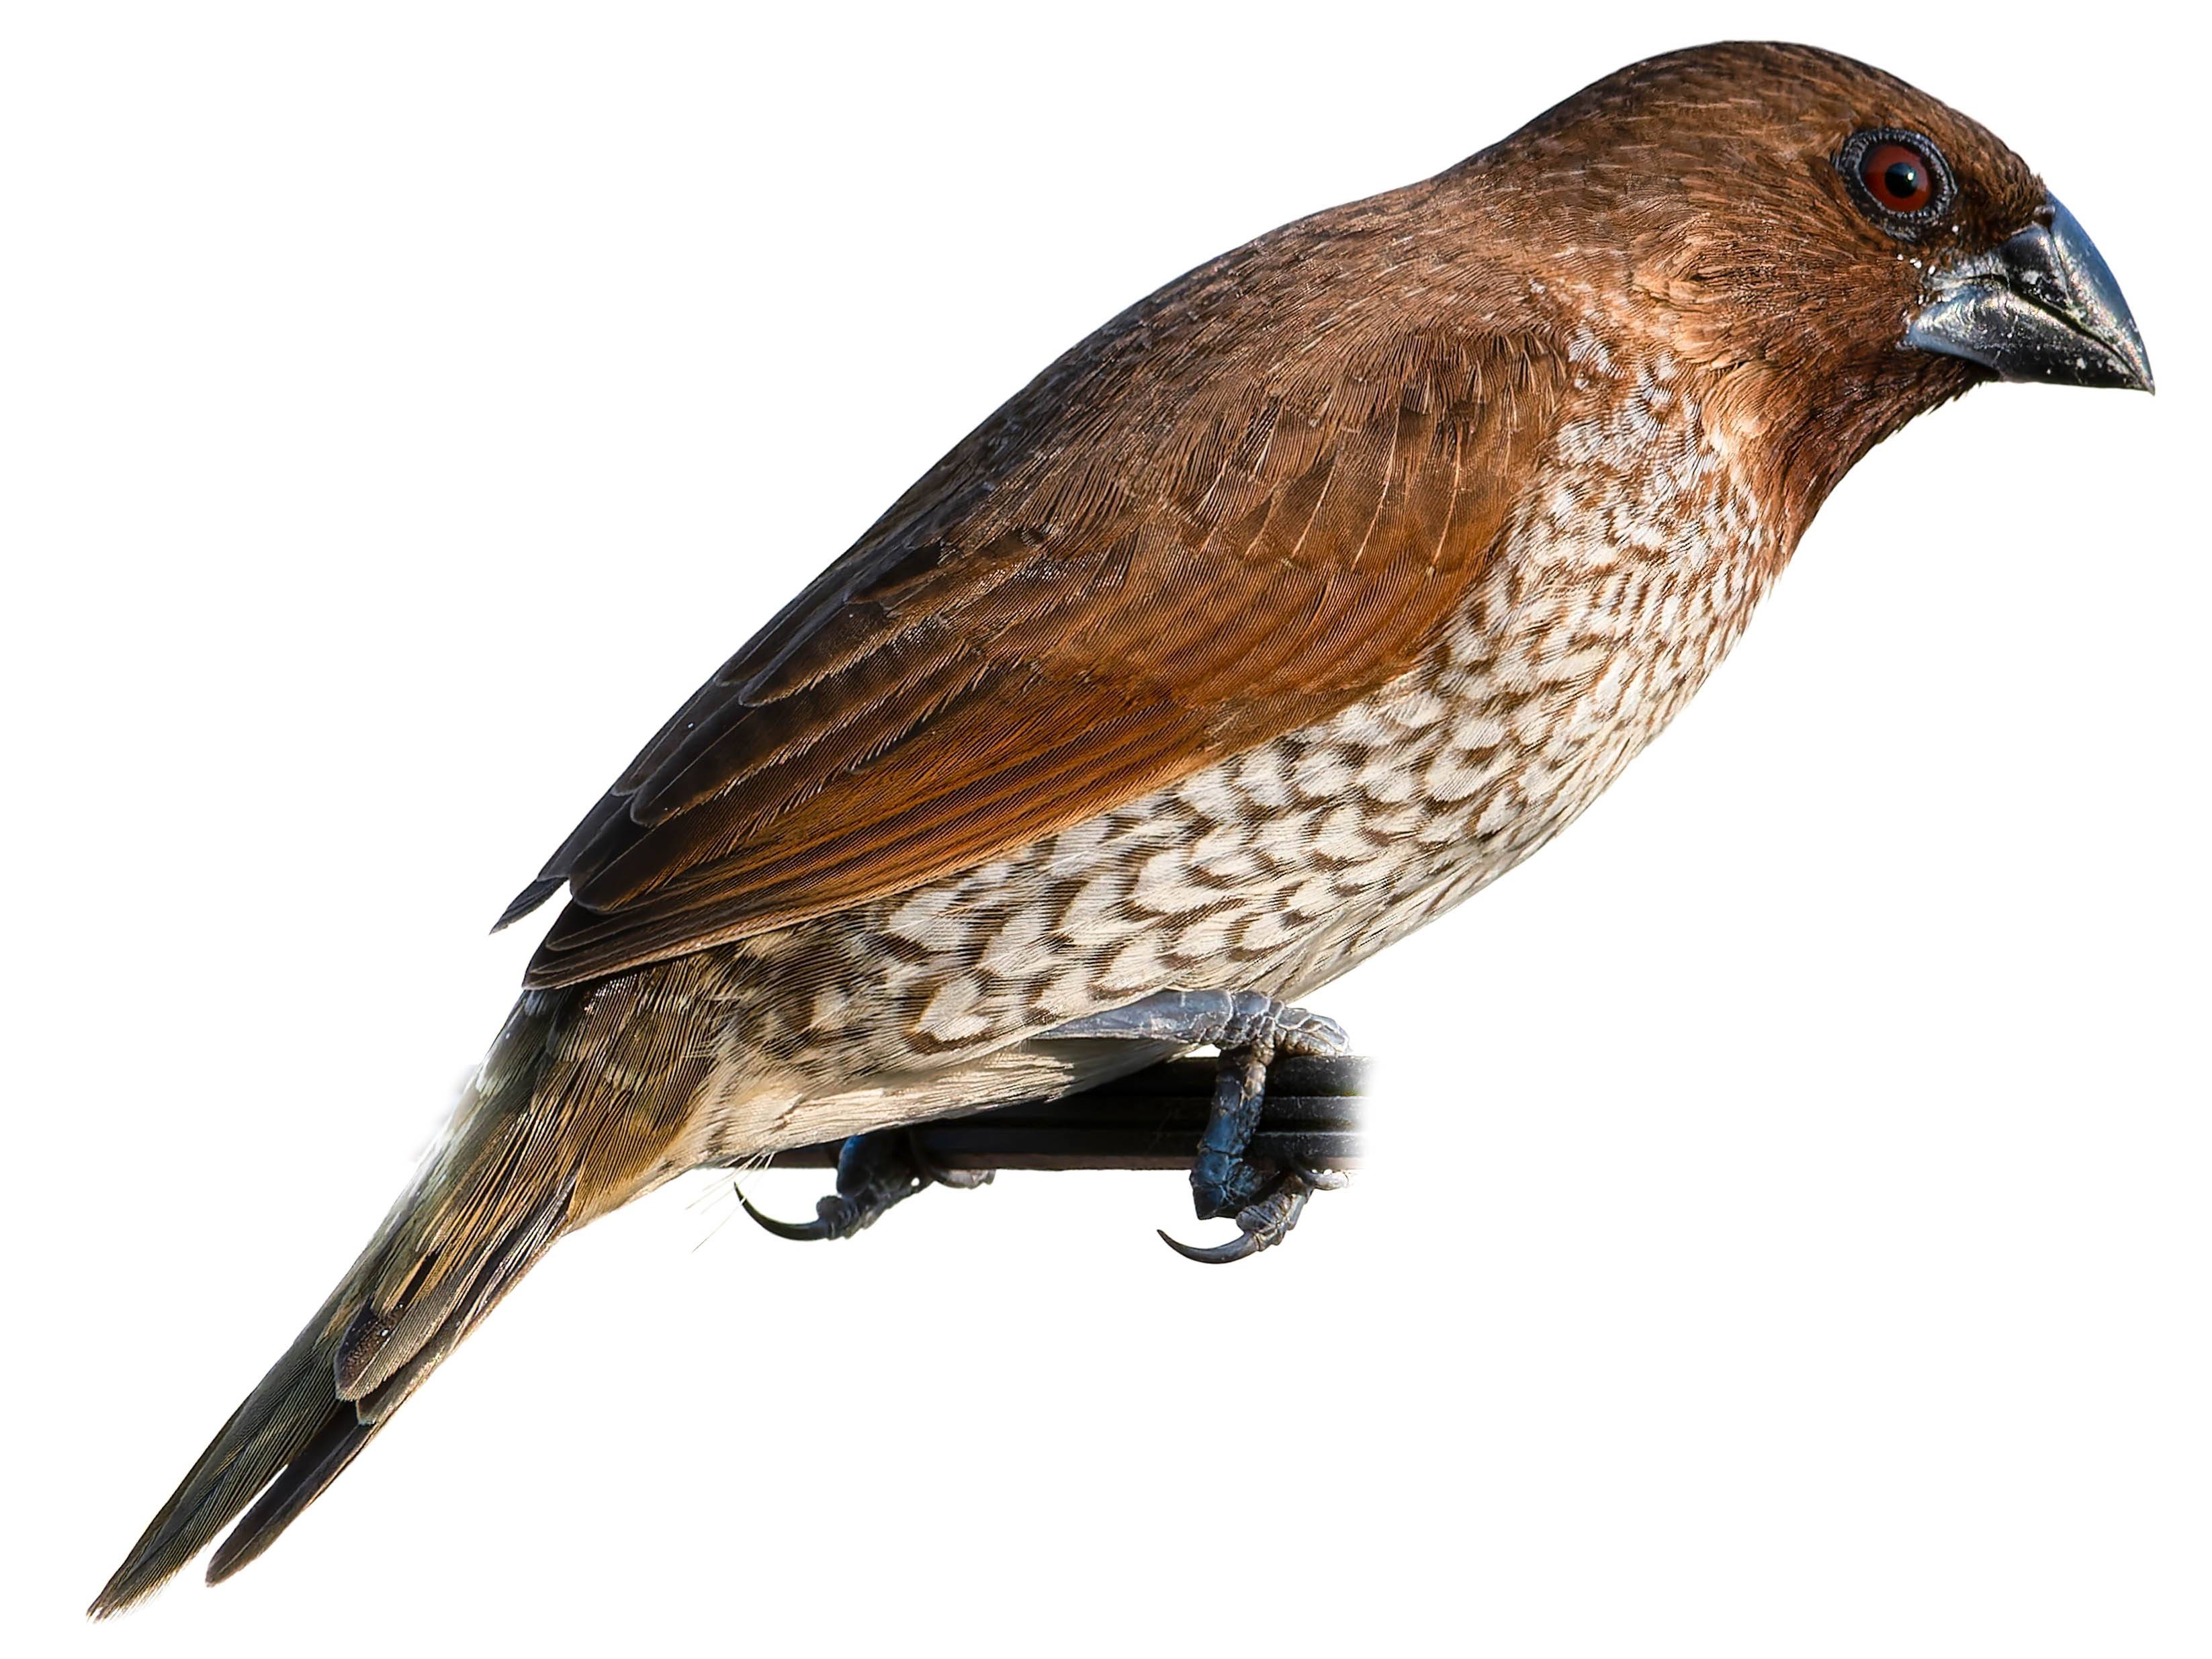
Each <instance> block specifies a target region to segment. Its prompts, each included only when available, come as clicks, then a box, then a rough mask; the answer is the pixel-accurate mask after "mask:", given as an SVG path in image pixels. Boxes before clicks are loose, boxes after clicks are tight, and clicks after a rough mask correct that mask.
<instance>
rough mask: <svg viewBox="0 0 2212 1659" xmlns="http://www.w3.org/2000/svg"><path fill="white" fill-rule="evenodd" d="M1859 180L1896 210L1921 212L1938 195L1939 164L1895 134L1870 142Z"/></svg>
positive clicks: (1883, 203) (1875, 197)
mask: <svg viewBox="0 0 2212 1659" xmlns="http://www.w3.org/2000/svg"><path fill="white" fill-rule="evenodd" d="M1859 182H1860V183H1861V184H1863V185H1865V186H1866V188H1867V194H1868V195H1869V196H1871V197H1874V199H1875V202H1876V203H1878V204H1880V205H1881V206H1883V207H1886V208H1887V209H1888V210H1890V211H1891V212H1892V213H1917V212H1919V211H1920V210H1921V209H1923V208H1924V207H1926V206H1927V205H1928V204H1929V203H1930V202H1932V201H1934V200H1935V199H1936V167H1935V164H1934V163H1933V162H1931V161H1929V159H1928V158H1927V157H1926V156H1925V155H1922V154H1921V153H1920V152H1919V151H1918V150H1917V149H1914V148H1913V147H1912V146H1911V144H1904V143H1899V142H1898V141H1897V140H1896V139H1894V138H1889V139H1885V140H1883V141H1882V142H1881V143H1878V144H1869V146H1867V153H1866V155H1864V156H1863V157H1862V158H1861V160H1860V161H1859Z"/></svg>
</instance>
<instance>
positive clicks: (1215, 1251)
mask: <svg viewBox="0 0 2212 1659" xmlns="http://www.w3.org/2000/svg"><path fill="white" fill-rule="evenodd" d="M1152 1231H1155V1232H1157V1233H1158V1234H1159V1236H1160V1243H1163V1244H1164V1245H1166V1246H1167V1247H1168V1249H1171V1250H1173V1251H1174V1252H1175V1253H1176V1255H1179V1256H1181V1257H1182V1259H1183V1260H1184V1261H1203V1262H1205V1263H1206V1264H1207V1265H1209V1266H1218V1264H1219V1263H1221V1262H1224V1261H1243V1259H1244V1258H1245V1257H1246V1256H1248V1255H1257V1254H1258V1253H1259V1252H1260V1251H1261V1250H1263V1249H1267V1246H1266V1245H1264V1244H1255V1243H1253V1242H1252V1241H1253V1240H1254V1239H1255V1238H1256V1237H1259V1235H1258V1234H1256V1233H1243V1234H1240V1235H1238V1236H1237V1237H1235V1238H1232V1239H1231V1240H1230V1241H1229V1242H1228V1243H1226V1244H1212V1245H1207V1246H1206V1247H1204V1248H1202V1249H1201V1248H1200V1246H1198V1245H1196V1244H1186V1243H1183V1242H1182V1240H1181V1239H1179V1238H1170V1237H1168V1230H1167V1229H1166V1228H1164V1227H1155V1228H1154V1229H1153V1230H1152Z"/></svg>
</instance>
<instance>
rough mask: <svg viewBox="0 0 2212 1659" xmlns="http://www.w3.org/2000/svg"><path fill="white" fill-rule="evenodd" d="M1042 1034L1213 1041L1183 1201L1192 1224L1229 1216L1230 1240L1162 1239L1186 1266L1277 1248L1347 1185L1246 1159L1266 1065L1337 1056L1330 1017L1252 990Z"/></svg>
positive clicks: (1145, 1005) (1177, 996)
mask: <svg viewBox="0 0 2212 1659" xmlns="http://www.w3.org/2000/svg"><path fill="white" fill-rule="evenodd" d="M1045 1035H1046V1036H1048V1037H1053V1038H1058V1037H1108V1038H1113V1037H1120V1038H1124V1039H1133V1040H1149V1041H1163V1040H1164V1041H1168V1042H1178V1043H1183V1044H1187V1045H1188V1046H1190V1047H1192V1048H1196V1047H1198V1046H1200V1045H1201V1044H1205V1043H1211V1044H1212V1045H1214V1046H1215V1047H1217V1048H1219V1049H1220V1050H1221V1061H1220V1064H1219V1066H1218V1068H1217V1069H1216V1070H1215V1072H1214V1079H1213V1109H1212V1113H1211V1114H1210V1115H1208V1116H1207V1118H1206V1130H1205V1133H1203V1134H1201V1135H1200V1137H1199V1142H1198V1156H1197V1158H1195V1159H1194V1161H1193V1163H1192V1164H1191V1168H1190V1186H1191V1202H1192V1207H1193V1208H1194V1209H1195V1210H1196V1211H1197V1212H1198V1215H1199V1218H1200V1220H1210V1219H1212V1218H1214V1217H1216V1216H1225V1215H1233V1216H1235V1217H1236V1218H1237V1233H1238V1236H1237V1237H1236V1238H1234V1239H1231V1241H1230V1242H1229V1243H1225V1244H1220V1245H1216V1246H1214V1247H1212V1249H1197V1248H1194V1247H1193V1246H1191V1245H1188V1244H1183V1243H1178V1242H1177V1241H1176V1240H1175V1239H1172V1238H1170V1237H1168V1236H1167V1234H1165V1233H1164V1232H1163V1233H1162V1234H1161V1235H1160V1237H1161V1238H1162V1239H1163V1240H1164V1241H1165V1243H1167V1245H1168V1246H1169V1248H1170V1249H1173V1250H1175V1251H1176V1252H1177V1253H1178V1254H1179V1255H1184V1256H1187V1257H1188V1258H1189V1259H1190V1260H1191V1261H1206V1262H1220V1261H1243V1259H1244V1258H1245V1257H1246V1256H1248V1255H1258V1254H1259V1253H1260V1252H1261V1250H1264V1249H1270V1248H1271V1247H1273V1246H1274V1245H1276V1244H1279V1243H1282V1242H1283V1240H1284V1239H1285V1238H1287V1237H1289V1236H1290V1232H1291V1228H1293V1227H1295V1226H1297V1222H1298V1217H1299V1215H1300V1213H1301V1212H1304V1209H1305V1206H1306V1200H1307V1199H1308V1198H1309V1197H1310V1196H1311V1195H1312V1194H1314V1193H1316V1192H1325V1191H1330V1190H1334V1188H1339V1187H1341V1186H1343V1185H1344V1184H1345V1182H1346V1176H1344V1175H1343V1174H1342V1173H1340V1172H1338V1171H1332V1170H1310V1169H1303V1168H1291V1169H1285V1170H1273V1171H1269V1170H1266V1169H1263V1168H1262V1167H1261V1165H1259V1164H1255V1163H1253V1162H1252V1160H1251V1159H1250V1158H1248V1157H1247V1156H1246V1153H1247V1152H1249V1149H1250V1147H1251V1145H1252V1136H1253V1134H1254V1133H1255V1131H1256V1130H1257V1129H1258V1127H1259V1126H1260V1112H1261V1107H1262V1106H1264V1105H1265V1104H1266V1103H1267V1067H1268V1066H1269V1064H1270V1063H1271V1062H1272V1061H1273V1060H1274V1058H1275V1056H1276V1055H1277V1054H1342V1053H1344V1052H1345V1050H1346V1048H1347V1047H1348V1046H1349V1040H1348V1039H1347V1038H1346V1036H1345V1033H1344V1028H1343V1027H1342V1026H1340V1025H1339V1024H1337V1023H1336V1022H1335V1021H1334V1020H1333V1019H1328V1018H1323V1017H1322V1015H1319V1014H1315V1013H1310V1012H1307V1011H1306V1010H1305V1009H1304V1008H1296V1007H1292V1006H1291V1005H1290V1004H1288V1003H1286V1002H1279V1001H1277V1000H1275V999H1274V998H1273V997H1271V996H1268V995H1267V994H1264V993H1262V992H1259V991H1163V992H1160V993H1159V994H1157V995H1155V996H1149V997H1146V999H1145V1000H1143V1001H1141V1002H1133V1003H1131V1004H1130V1005H1129V1006H1127V1007H1126V1008H1115V1009H1111V1010H1109V1012H1105V1013H1103V1014H1092V1015H1091V1016H1089V1017H1087V1018H1083V1019H1079V1020H1073V1021H1071V1022H1070V1023H1068V1024H1066V1025H1059V1026H1055V1027H1054V1028H1053V1029H1052V1030H1050V1031H1048V1032H1047V1033H1046V1034H1045Z"/></svg>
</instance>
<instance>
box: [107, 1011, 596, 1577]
mask: <svg viewBox="0 0 2212 1659" xmlns="http://www.w3.org/2000/svg"><path fill="white" fill-rule="evenodd" d="M531 1009H532V1005H531V1004H530V1003H529V1002H527V1001H526V1003H525V1005H524V1008H523V1009H519V1010H518V1011H517V1017H516V1018H515V1019H514V1020H512V1021H510V1022H509V1024H508V1026H507V1030H505V1031H503V1032H502V1033H501V1038H500V1041H499V1042H496V1043H495V1044H494V1046H493V1049H492V1054H491V1055H490V1057H489V1058H488V1059H487V1060H486V1062H485V1065H484V1067H483V1071H482V1072H481V1073H479V1075H478V1079H477V1084H476V1085H475V1086H474V1087H472V1089H471V1091H470V1093H469V1094H468V1095H467V1096H466V1097H465V1098H464V1100H463V1102H462V1104H461V1108H460V1109H459V1112H457V1113H456V1115H455V1118H454V1122H453V1129H452V1131H451V1132H450V1133H449V1134H448V1135H447V1138H446V1139H445V1140H444V1142H443V1143H442V1144H441V1147H440V1149H439V1151H438V1152H436V1153H435V1155H434V1157H433V1158H432V1159H431V1161H430V1162H429V1163H428V1164H427V1165H426V1167H425V1168H424V1170H423V1171H422V1174H421V1175H420V1176H418V1177H417V1179H416V1182H415V1183H414V1185H413V1186H412V1187H410V1189H409V1191H408V1192H407V1194H405V1196H404V1197H403V1198H402V1199H401V1200H400V1201H399V1203H398V1205H397V1206H394V1207H393V1209H392V1213H391V1215H390V1216H389V1217H387V1218H386V1221H385V1224H384V1225H383V1227H382V1228H380V1230H379V1231H378V1233H377V1236H376V1237H375V1239H374V1241H373V1242H372V1243H370V1245H369V1247H368V1249H366V1250H365V1251H363V1252H362V1255H361V1257H360V1259H359V1260H358V1261H356V1262H355V1263H354V1266H353V1267H352V1269H351V1271H349V1273H347V1275H346V1277H345V1279H343V1281H342V1282H341V1284H340V1285H339V1286H338V1288H337V1290H336V1291H333V1292H332V1293H331V1297H330V1299H329V1300H328V1301H326V1302H325V1304H323V1306H322V1308H321V1310H319V1312H318V1313H317V1314H316V1316H315V1317H314V1319H313V1320H312V1321H311V1322H309V1323H308V1325H307V1328H306V1329H305V1330H303V1331H301V1333H300V1334H299V1336H298V1337H297V1338H296V1339H295V1340H294V1341H293V1344H292V1346H291V1347H290V1348H289V1349H288V1350H287V1351H286V1352H285V1354H284V1357H283V1358H281V1359H279V1360H278V1361H277V1362H276V1364H275V1365H274V1366H273V1367H271V1368H270V1371H269V1374H268V1375H267V1376H264V1377H263V1378H262V1380H261V1383H260V1386H259V1387H258V1388H256V1389H254V1390H253V1392H252V1394H250V1395H247V1396H246V1401H245V1402H244V1403H243V1404H242V1405H240V1407H239V1408H238V1410H237V1411H236V1412H234V1413H232V1415H231V1418H230V1420H229V1421H228V1423H226V1424H224V1425H223V1426H222V1431H221V1432H220V1433H218V1434H217V1435H216V1437H215V1439H214V1440H213V1441H212V1442H211V1443H210V1444H209V1446H208V1448H207V1449H206V1450H205V1451H204V1452H203V1453H202V1454H201V1455H200V1458H199V1461H198V1462H197V1463H195V1464H193V1465H192V1468H191V1472H190V1473H189V1474H186V1475H185V1479H184V1480H183V1482H182V1484H180V1485H179V1486H178V1488H177V1490H176V1492H175V1493H174V1495H173V1496H172V1497H171V1498H170V1499H169V1501H168V1502H167V1504H163V1505H162V1506H161V1511H160V1513H158V1514H157V1515H155V1517H154V1519H153V1521H152V1522H151V1523H150V1524H149V1526H148V1527H147V1528H146V1530H145V1532H144V1533H143V1534H141V1536H140V1537H139V1540H138V1541H137V1544H136V1545H135V1546H133V1547H132V1548H131V1553H130V1554H129V1556H128V1557H126V1558H125V1560H124V1563H123V1565H121V1566H120V1567H118V1569H116V1571H115V1576H114V1577H112V1578H110V1579H109V1580H108V1581H107V1583H106V1588H104V1589H102V1590H101V1591H100V1595H99V1596H98V1597H97V1598H96V1599H95V1600H94V1601H93V1604H92V1606H91V1607H90V1608H89V1609H88V1611H89V1612H90V1613H91V1614H92V1616H93V1617H94V1618H105V1617H106V1616H107V1615H108V1614H110V1613H117V1612H119V1611H121V1610H122V1609H123V1608H125V1607H129V1606H130V1605H131V1603H132V1602H134V1601H139V1600H141V1599H142V1598H143V1597H144V1596H146V1595H149V1594H151V1593H152V1592H153V1591H154V1590H155V1589H157V1588H159V1587H160V1586H161V1584H162V1583H164V1582H165V1581H167V1579H168V1578H169V1577H171V1576H172V1575H173V1574H174V1573H175V1572H176V1571H178V1569H179V1568H180V1567H182V1566H183V1565H185V1562H187V1561H189V1560H191V1559H192V1557H193V1556H195V1555H197V1553H199V1552H200V1550H201V1549H203V1548H204V1547H205V1546H206V1545H207V1544H208V1543H209V1542H210V1541H211V1540H213V1538H214V1537H215V1535H216V1534H217V1533H219V1532H221V1531H222V1528H224V1527H226V1526H228V1524H229V1523H230V1522H231V1520H232V1519H233V1517H234V1516H237V1515H238V1514H239V1513H240V1511H241V1510H246V1506H247V1505H248V1504H252V1506H253V1507H252V1510H251V1512H249V1513H248V1514H247V1515H246V1519H245V1520H244V1521H243V1522H240V1525H239V1527H238V1528H237V1530H236V1531H235V1532H234V1533H233V1534H231V1536H230V1537H229V1538H228V1540H226V1541H224V1543H223V1545H222V1548H221V1549H220V1550H218V1551H217V1552H216V1556H215V1559H214V1561H213V1563H212V1565H210V1570H209V1574H208V1577H209V1579H210V1582H214V1581H216V1580H220V1579H222V1578H226V1577H229V1576H230V1575H231V1574H232V1573H234V1572H235V1571H238V1570H239V1569H240V1567H242V1566H244V1565H246V1563H247V1562H249V1561H251V1560H252V1559H254V1558H255V1557H257V1556H258V1555H259V1554H260V1553H262V1552H263V1551H264V1550H265V1549H267V1548H268V1547H269V1546H270V1544H271V1543H272V1542H274V1541H276V1536H277V1534H280V1533H282V1532H283V1530H284V1528H286V1527H288V1526H289V1525H290V1524H291V1523H292V1522H293V1521H294V1520H295V1519H296V1518H297V1517H298V1516H299V1515H300V1513H301V1510H305V1509H306V1508H307V1505H308V1504H311V1503H313V1501H314V1499H315V1498H316V1497H317V1496H319V1494H320V1493H321V1492H323V1490H324V1489H325V1487H327V1486H329V1485H330V1484H331V1481H333V1480H336V1479H337V1477H338V1475H339V1474H341V1473H342V1472H343V1470H344V1468H346V1466H347V1465H348V1464H349V1463H350V1462H352V1461H353V1460H354V1458H355V1457H356V1456H357V1455H360V1452H361V1450H362V1448H363V1447H364V1446H366V1445H367V1444H368V1443H369V1441H370V1440H372V1439H374V1437H375V1435H376V1432H377V1431H378V1430H379V1429H380V1428H382V1427H383V1425H385V1424H386V1422H388V1421H389V1420H390V1419H391V1417H392V1413H394V1412H396V1411H397V1410H398V1408H399V1407H400V1405H401V1404H402V1403H403V1402H404V1401H405V1400H406V1399H407V1397H408V1396H409V1395H411V1394H413V1393H414V1391H415V1389H416V1388H417V1387H419V1386H420V1385H421V1383H422V1380H423V1379H424V1378H425V1377H426V1376H428V1375H429V1373H430V1372H431V1370H434V1369H435V1367H436V1366H437V1365H438V1364H439V1363H440V1362H441V1360H443V1359H444V1358H446V1356H447V1354H449V1353H451V1352H453V1348H454V1347H455V1346H456V1345H458V1344H459V1342H460V1340H461V1339H462V1338H463V1337H465V1336H466V1335H467V1334H468V1333H469V1332H470V1331H471V1330H472V1329H473V1328H475V1327H476V1326H477V1323H478V1322H480V1321H481V1320H482V1319H483V1316H485V1315H486V1314H488V1313H489V1312H490V1311H491V1310H492V1308H493V1307H494V1306H495V1304H497V1303H498V1302H499V1300H500V1298H501V1297H503V1296H505V1295H506V1293H507V1291H508V1290H510V1289H511V1288H512V1287H513V1285H514V1284H515V1283H516V1281H517V1280H519V1279H520V1278H521V1277H522V1275H523V1274H524V1273H526V1272H527V1271H528V1270H529V1269H530V1267H532V1264H534V1263H535V1262H536V1261H538V1258H539V1257H540V1256H542V1255H544V1253H545V1252H546V1250H547V1249H550V1248H551V1246H552V1244H553V1242H554V1241H555V1240H556V1238H558V1237H560V1236H561V1233H562V1231H563V1229H564V1227H565V1225H567V1223H568V1218H569V1211H570V1206H571V1203H572V1200H573V1199H574V1194H575V1190H576V1182H577V1178H578V1164H577V1158H576V1157H575V1155H574V1142H573V1139H571V1138H569V1137H567V1136H565V1135H564V1134H563V1133H562V1131H563V1130H564V1128H565V1127H568V1124H567V1120H566V1119H565V1117H563V1118H562V1119H561V1120H559V1121H554V1122H552V1123H550V1125H549V1124H548V1123H547V1122H546V1121H544V1116H545V1115H544V1113H541V1112H539V1111H538V1110H536V1109H533V1102H532V1093H533V1089H534V1085H535V1082H536V1079H537V1078H538V1073H539V1072H540V1070H541V1067H540V1066H538V1065H537V1064H534V1063H531V1061H532V1058H533V1057H532V1056H531V1055H529V1054H520V1055H519V1054H517V1053H516V1050H517V1048H526V1049H534V1050H535V1051H536V1053H537V1054H543V1053H544V1042H545V1038H546V1036H547V1034H548V1032H549V1031H550V1027H551V1023H552V1020H551V1012H552V1011H551V1010H550V1008H549V1007H545V1006H544V1005H543V1004H542V1003H541V1004H540V1007H539V1010H538V1013H539V1017H538V1018H525V1014H526V1012H530V1011H531ZM518 1060H520V1061H521V1062H522V1063H519V1064H518V1063H516V1062H517V1061H518ZM564 1143H565V1146H564ZM257 1498H258V1500H259V1501H258V1502H256V1501H255V1500H256V1499H257Z"/></svg>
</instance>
